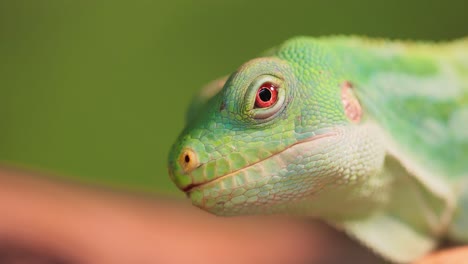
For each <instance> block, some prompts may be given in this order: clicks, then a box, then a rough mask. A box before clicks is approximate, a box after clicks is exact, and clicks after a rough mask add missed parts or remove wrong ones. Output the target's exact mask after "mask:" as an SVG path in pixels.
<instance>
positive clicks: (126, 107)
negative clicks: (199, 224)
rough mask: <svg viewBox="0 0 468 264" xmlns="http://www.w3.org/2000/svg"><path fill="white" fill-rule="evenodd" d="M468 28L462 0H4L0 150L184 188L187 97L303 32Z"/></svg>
mask: <svg viewBox="0 0 468 264" xmlns="http://www.w3.org/2000/svg"><path fill="white" fill-rule="evenodd" d="M330 34H357V35H367V36H372V37H387V38H398V39H417V40H450V39H454V38H458V37H462V36H466V35H468V15H467V4H466V1H464V0H460V1H408V0H398V1H396V0H394V1H378V0H377V1H376V0H365V1H333V0H326V1H293V0H288V1H271V0H269V1H268V0H262V1H252V0H236V1H219V0H210V1H206V0H204V1H202V0H198V1H193V0H192V1H188V0H181V1H149V0H140V1H110V0H109V1H91V0H83V1H81V0H76V1H71V0H43V1H34V0H31V1H26V0H10V1H8V0H1V1H0V124H1V125H0V161H1V162H2V163H4V164H5V163H6V164H13V165H15V166H21V167H27V168H32V169H35V170H39V171H46V172H52V173H54V174H56V175H62V176H61V177H65V178H66V179H69V180H74V181H78V182H82V183H87V184H97V185H103V186H110V187H112V188H117V189H122V190H128V191H132V192H144V193H160V194H164V195H169V196H174V197H181V198H182V197H183V195H182V194H181V193H179V192H178V191H177V190H176V188H175V187H174V186H173V185H172V183H171V182H170V180H169V178H168V175H167V169H166V159H167V153H168V151H169V148H170V146H171V144H172V142H173V141H174V140H175V139H176V137H177V135H178V133H179V132H180V131H181V130H182V128H183V124H184V123H183V122H184V112H185V110H186V107H187V105H188V103H189V101H190V98H191V96H192V95H193V94H194V93H195V92H196V91H197V90H198V89H199V88H200V87H201V86H202V85H203V84H205V83H207V82H209V81H210V80H212V79H214V78H217V77H220V76H223V75H226V74H227V73H229V72H232V71H233V70H234V69H236V68H237V67H238V66H239V65H241V64H242V63H243V62H245V61H246V60H248V59H251V58H253V57H255V56H256V55H257V54H259V53H261V52H262V51H263V50H265V49H267V48H269V47H272V46H274V45H277V44H279V43H281V42H282V41H284V40H286V39H288V38H290V37H293V36H296V35H309V36H320V35H330Z"/></svg>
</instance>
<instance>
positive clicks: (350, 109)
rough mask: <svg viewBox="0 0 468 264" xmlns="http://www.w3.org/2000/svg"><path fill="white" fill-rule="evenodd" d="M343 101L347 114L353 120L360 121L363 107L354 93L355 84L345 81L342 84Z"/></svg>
mask: <svg viewBox="0 0 468 264" xmlns="http://www.w3.org/2000/svg"><path fill="white" fill-rule="evenodd" d="M341 101H342V102H343V107H344V111H345V114H346V116H347V117H348V119H349V120H351V122H354V123H358V122H359V121H360V120H361V116H362V108H361V104H360V103H359V101H358V99H357V98H356V96H355V95H354V93H353V85H352V84H351V83H350V82H348V81H345V82H343V84H341Z"/></svg>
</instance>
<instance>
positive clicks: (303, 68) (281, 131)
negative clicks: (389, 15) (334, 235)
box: [169, 37, 468, 263]
mask: <svg viewBox="0 0 468 264" xmlns="http://www.w3.org/2000/svg"><path fill="white" fill-rule="evenodd" d="M169 174H170V176H171V178H172V180H173V181H174V182H175V184H176V185H177V186H178V187H179V188H180V189H181V190H183V191H184V192H186V193H187V195H188V196H189V197H190V199H191V200H192V203H193V204H194V205H195V206H197V207H200V208H202V209H204V210H206V211H209V212H211V213H214V214H216V215H226V216H227V215H243V214H267V213H268V214H277V213H289V214H295V215H300V216H307V217H314V218H318V219H322V220H324V221H326V222H327V223H329V224H330V225H333V226H335V227H337V228H338V229H340V230H343V231H345V232H346V233H348V234H349V235H350V236H352V237H354V238H356V239H357V240H359V241H360V242H362V243H363V244H365V245H366V246H368V247H369V248H371V249H372V250H374V252H376V253H378V254H380V255H381V256H383V257H385V258H386V259H388V260H391V261H393V262H401V263H405V262H410V261H413V260H415V259H417V258H419V257H421V256H423V255H424V254H426V253H428V252H429V251H430V250H432V249H433V248H434V247H436V246H437V242H438V241H440V240H441V239H442V238H449V239H452V240H455V241H459V242H468V39H462V40H458V41H454V42H448V43H437V44H436V43H418V42H414V43H409V42H408V43H405V42H396V41H395V42H392V41H386V40H372V39H364V38H358V37H328V38H306V37H298V38H294V39H291V40H288V41H286V42H285V43H283V44H282V45H280V46H278V47H276V48H273V49H271V50H269V51H268V52H266V53H265V54H263V56H261V57H259V58H256V59H253V60H251V61H249V62H247V63H245V64H244V65H242V66H241V67H240V68H239V69H238V70H236V71H235V72H234V73H232V74H231V75H230V76H229V77H228V78H223V79H220V80H218V81H215V82H213V83H212V84H211V85H209V86H207V87H206V88H205V89H204V90H202V92H201V93H200V95H199V96H197V97H196V98H195V99H194V101H193V103H192V105H191V107H190V109H189V114H188V119H187V125H186V128H185V130H184V131H183V132H182V134H181V135H180V137H179V139H178V141H177V142H176V143H175V145H174V146H173V148H172V151H171V153H170V155H169Z"/></svg>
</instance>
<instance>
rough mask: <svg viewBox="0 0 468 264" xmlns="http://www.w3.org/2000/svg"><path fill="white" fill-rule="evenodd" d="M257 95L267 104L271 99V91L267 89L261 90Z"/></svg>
mask: <svg viewBox="0 0 468 264" xmlns="http://www.w3.org/2000/svg"><path fill="white" fill-rule="evenodd" d="M258 95H259V96H260V99H262V101H263V102H268V101H270V99H271V91H270V90H269V89H267V88H262V89H261V90H260V92H259V93H258Z"/></svg>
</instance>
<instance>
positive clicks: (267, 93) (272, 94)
mask: <svg viewBox="0 0 468 264" xmlns="http://www.w3.org/2000/svg"><path fill="white" fill-rule="evenodd" d="M277 100H278V87H277V85H276V84H274V83H272V82H264V83H263V84H262V85H260V87H259V88H258V90H257V96H256V97H255V108H266V107H269V106H271V105H273V104H275V103H276V101H277Z"/></svg>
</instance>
